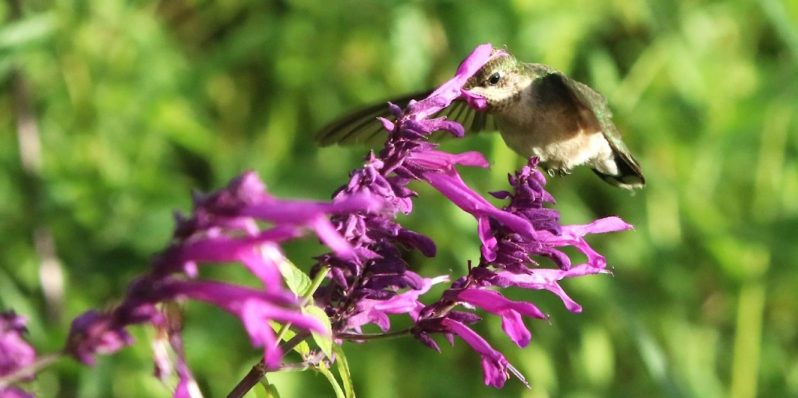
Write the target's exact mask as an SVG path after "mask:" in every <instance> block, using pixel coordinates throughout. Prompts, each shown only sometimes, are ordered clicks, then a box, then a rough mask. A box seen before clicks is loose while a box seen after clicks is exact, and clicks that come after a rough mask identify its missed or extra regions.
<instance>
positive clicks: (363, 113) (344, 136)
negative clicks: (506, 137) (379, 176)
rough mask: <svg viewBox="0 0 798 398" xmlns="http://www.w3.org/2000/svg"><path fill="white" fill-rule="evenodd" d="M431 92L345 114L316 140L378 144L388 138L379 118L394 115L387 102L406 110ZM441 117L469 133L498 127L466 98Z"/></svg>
mask: <svg viewBox="0 0 798 398" xmlns="http://www.w3.org/2000/svg"><path fill="white" fill-rule="evenodd" d="M430 93H432V91H422V92H417V93H413V94H410V95H405V96H403V97H399V98H393V99H390V100H386V101H382V102H379V103H376V104H374V105H369V106H367V107H365V108H363V109H360V110H357V111H355V112H352V113H349V114H346V115H344V116H342V117H340V118H338V119H336V120H334V121H333V122H331V123H330V124H328V125H326V126H325V127H324V128H322V129H321V130H320V131H319V132H318V134H316V142H317V143H318V144H319V145H321V146H329V145H333V144H343V145H357V144H368V145H378V144H380V143H382V142H383V141H384V140H385V134H386V131H385V129H383V127H382V123H380V122H379V120H377V118H378V117H384V118H386V119H388V120H394V119H395V118H394V117H393V115H392V114H391V111H390V109H389V108H388V102H391V103H393V104H396V105H397V106H399V107H400V108H402V109H404V108H405V107H407V105H408V104H409V103H410V100H412V99H415V100H421V99H423V98H426V97H427V96H429V94H430ZM438 116H446V118H447V119H449V120H454V121H456V122H458V123H460V124H462V125H463V128H464V129H465V131H466V132H469V133H476V132H479V131H492V130H496V123H495V122H494V120H493V116H491V115H489V114H487V113H486V112H477V111H475V110H473V109H471V107H469V106H468V104H467V103H466V102H465V101H460V100H458V101H455V102H453V103H452V104H451V105H449V106H448V107H447V108H446V109H444V110H442V111H441V112H440V113H439V114H438ZM450 135H451V134H449V133H447V132H439V133H434V134H433V136H432V138H431V139H432V140H438V139H440V138H442V137H445V136H450Z"/></svg>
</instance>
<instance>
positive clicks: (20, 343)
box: [0, 311, 36, 397]
mask: <svg viewBox="0 0 798 398" xmlns="http://www.w3.org/2000/svg"><path fill="white" fill-rule="evenodd" d="M26 324H27V322H26V320H25V318H23V317H21V316H19V315H17V314H15V313H14V312H10V311H9V312H2V313H0V378H2V376H6V375H9V374H12V373H15V372H18V371H20V370H22V369H25V368H26V367H27V366H29V365H31V364H32V363H33V362H34V361H36V351H35V350H34V349H33V347H32V346H31V345H30V344H29V343H28V342H27V341H25V338H24V335H25V333H27V329H26V327H25V326H26ZM25 376H26V377H32V376H33V375H25ZM6 396H8V397H30V396H32V395H29V394H28V393H26V392H25V391H23V390H21V389H18V388H16V387H13V386H9V387H0V397H6Z"/></svg>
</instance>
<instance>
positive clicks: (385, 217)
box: [317, 45, 630, 387]
mask: <svg viewBox="0 0 798 398" xmlns="http://www.w3.org/2000/svg"><path fill="white" fill-rule="evenodd" d="M506 55H507V54H506V53H505V52H504V51H501V50H495V49H493V48H492V47H491V46H490V45H482V46H479V47H477V49H476V50H474V52H473V53H472V54H471V55H470V56H469V57H468V58H467V59H466V60H465V61H464V62H463V63H462V64H461V66H460V68H458V71H457V74H456V75H455V77H454V78H452V79H451V80H449V81H448V82H446V83H444V84H443V85H442V86H440V87H439V88H438V89H437V90H435V91H434V92H433V93H432V94H430V96H428V97H427V98H425V99H423V100H421V101H418V102H411V103H410V105H409V106H408V108H407V109H406V110H404V111H403V110H402V109H399V108H398V107H396V106H394V105H392V104H391V105H390V107H391V111H392V113H393V114H394V116H395V118H396V121H395V122H391V121H388V120H386V119H382V123H383V126H384V128H385V130H386V131H387V136H388V138H387V141H386V143H385V147H384V148H383V149H382V151H381V152H380V153H379V156H375V155H373V154H372V155H370V156H369V158H368V159H367V161H366V164H365V166H364V167H363V168H362V169H359V170H356V171H355V172H354V173H353V174H352V178H351V180H350V182H349V184H348V185H346V186H345V187H343V188H342V189H341V190H340V191H339V192H338V193H337V195H336V198H337V199H341V198H346V197H348V196H349V195H355V194H359V193H363V192H368V193H370V194H374V195H378V196H380V197H382V198H384V199H385V200H386V202H387V203H391V204H392V205H393V206H392V207H391V208H390V209H388V210H390V211H389V212H387V213H386V212H383V213H381V214H364V213H360V214H358V213H354V214H346V215H341V216H338V217H334V218H333V223H334V224H335V225H336V228H337V229H338V230H339V231H341V232H342V234H343V236H344V237H345V238H346V239H347V241H348V242H350V243H351V244H352V246H353V247H354V248H355V253H356V254H357V255H356V256H355V257H353V258H350V259H348V260H346V259H341V258H339V257H337V256H336V255H335V254H328V255H325V256H322V257H321V258H320V261H319V263H318V264H317V269H319V268H321V267H331V269H332V275H333V280H332V283H331V284H330V285H328V286H326V288H325V289H323V290H321V291H320V292H319V295H318V299H319V300H320V301H322V302H324V303H325V304H326V305H327V306H326V310H327V313H328V314H329V315H330V316H331V317H332V319H334V320H335V321H336V322H335V323H334V324H333V325H334V328H333V331H334V332H336V333H343V332H348V331H354V332H355V333H359V332H361V326H363V325H364V324H366V323H374V324H376V325H377V326H378V327H380V328H381V329H382V330H383V331H387V330H388V329H389V328H390V322H389V315H394V314H402V313H403V314H407V315H408V316H410V318H411V319H412V320H413V321H414V322H415V326H414V327H413V328H412V333H413V334H414V335H415V336H416V337H417V338H418V339H420V340H421V341H422V342H423V343H425V344H426V345H428V346H430V347H432V348H434V349H436V350H437V349H439V347H438V345H437V343H436V342H435V340H433V339H432V338H431V337H430V334H432V333H443V334H445V335H446V336H447V337H448V338H449V339H450V340H451V338H452V337H453V335H457V336H459V337H460V338H462V339H463V340H464V341H465V342H466V343H468V344H469V345H471V347H473V348H474V349H475V350H476V351H477V352H478V353H479V354H481V355H482V358H483V360H482V363H483V369H484V372H485V383H486V384H489V385H491V386H494V387H501V386H503V385H504V382H505V381H506V380H507V378H508V372H512V371H514V369H513V368H512V366H510V365H509V363H508V361H507V360H506V359H505V358H504V356H503V355H502V354H501V353H499V352H498V351H496V350H495V349H493V348H492V347H491V346H490V345H489V344H488V343H487V342H486V341H485V340H484V339H482V337H480V336H479V335H478V334H477V333H476V332H474V331H473V330H472V329H470V328H469V327H468V326H467V325H468V324H473V323H475V322H477V321H478V320H479V317H478V316H477V315H475V314H474V313H472V312H463V311H455V310H454V308H455V307H456V306H457V305H465V306H468V307H470V308H473V307H477V308H481V309H483V310H485V311H486V312H489V313H493V314H496V315H499V316H500V317H501V318H502V325H503V328H504V330H505V332H506V333H507V335H508V336H509V337H510V338H511V339H512V341H513V342H515V343H516V344H517V345H519V346H521V347H524V346H526V345H527V344H528V343H529V341H530V339H531V334H530V332H529V330H528V329H527V328H526V326H525V325H524V322H523V319H522V316H527V317H531V318H538V319H543V318H545V315H544V314H543V312H542V311H540V310H539V309H538V308H537V307H536V306H534V305H533V304H531V303H526V302H516V301H512V300H509V299H507V298H505V297H504V296H503V295H502V294H501V293H500V292H498V291H497V290H495V288H507V287H521V288H527V289H545V290H549V291H551V292H553V293H554V294H557V295H558V296H560V297H561V298H562V300H563V302H564V303H565V305H566V307H567V308H568V309H569V310H571V311H574V312H577V311H580V310H581V308H580V307H579V305H578V304H576V303H575V302H574V301H573V300H571V299H570V298H569V297H568V296H567V295H566V293H565V291H564V290H563V289H562V287H561V286H560V285H559V283H558V281H559V280H562V279H563V278H568V277H575V276H581V275H588V274H595V273H601V272H605V271H604V269H605V266H606V261H605V260H604V258H603V257H602V256H601V255H599V254H598V253H596V252H595V251H594V250H592V249H591V248H590V246H589V245H588V244H587V243H586V242H585V240H584V239H583V237H584V235H585V234H588V233H602V232H610V231H620V230H625V229H629V228H630V225H628V224H626V223H625V222H623V221H622V220H620V219H619V218H616V217H609V218H605V219H601V220H597V221H595V222H594V223H591V224H588V225H581V226H561V225H560V223H559V214H558V213H557V212H556V211H555V210H553V209H549V208H546V207H544V205H545V204H546V203H549V202H553V198H552V197H551V195H550V194H549V193H547V192H546V191H545V190H544V189H543V187H544V185H545V182H546V181H545V178H544V177H543V175H542V174H541V173H540V172H539V171H537V170H536V169H535V167H536V165H537V160H536V159H531V160H530V163H529V165H528V166H526V167H524V168H523V170H521V171H520V172H518V173H516V174H515V175H514V176H511V178H510V184H511V186H512V187H513V191H512V192H497V193H494V194H493V195H494V196H495V197H497V198H499V199H510V203H509V204H507V206H505V207H504V208H501V209H499V208H497V207H495V206H494V205H493V204H491V203H490V202H489V201H488V200H487V199H485V198H484V197H483V196H481V195H480V194H478V193H477V192H475V191H474V190H472V189H471V188H470V187H468V186H467V185H466V184H465V182H464V181H463V180H462V178H461V177H460V174H459V173H458V171H457V169H456V166H476V167H487V166H488V162H487V160H486V159H485V158H484V157H483V156H482V154H480V153H478V152H467V153H460V154H453V153H447V152H443V151H439V150H437V149H436V147H437V146H436V145H435V144H433V143H430V142H429V141H428V136H429V134H430V133H432V132H435V131H441V130H444V131H449V132H451V133H452V134H453V135H455V136H462V135H463V127H462V126H461V125H459V124H458V123H455V122H452V121H449V120H446V119H445V118H432V119H430V118H429V117H430V116H431V115H434V114H435V113H437V112H439V111H440V110H442V109H443V108H445V107H447V106H448V105H449V104H450V103H451V102H452V101H454V100H458V99H460V100H464V101H466V102H468V104H469V105H470V106H472V107H474V108H477V109H483V108H484V107H485V101H484V99H483V98H481V97H478V96H475V95H473V94H471V93H469V92H468V91H466V90H464V89H463V87H464V86H465V85H466V83H467V82H468V81H469V79H470V78H471V77H472V76H473V75H474V74H475V73H476V72H477V71H478V70H479V69H480V68H481V67H482V66H483V65H484V64H486V63H487V62H488V61H489V60H491V59H493V58H496V57H503V56H506ZM412 181H423V182H426V183H428V184H429V185H431V186H432V187H434V188H435V189H437V190H438V191H439V192H440V193H442V194H443V195H444V196H445V197H446V198H448V199H449V200H450V201H451V202H452V203H454V204H455V205H456V206H458V207H460V208H461V209H462V210H464V211H466V212H468V213H470V214H471V215H473V216H474V217H475V218H476V221H477V226H478V227H477V232H478V234H479V237H480V239H481V241H482V256H481V260H480V263H479V265H478V266H476V267H474V268H471V269H470V271H469V274H468V275H466V276H464V277H462V278H460V279H458V280H456V281H454V282H453V284H452V287H451V288H450V289H448V290H447V291H446V292H445V293H444V295H443V296H442V297H441V299H440V300H438V301H437V302H435V303H433V304H430V305H426V306H425V305H424V304H422V303H421V302H420V301H419V300H418V298H419V296H420V295H421V294H423V293H425V292H426V291H427V290H428V289H429V288H430V286H431V285H432V284H434V283H440V282H443V281H446V280H448V277H446V276H442V277H438V278H431V279H425V278H421V277H419V276H418V275H417V274H415V273H414V272H412V271H410V270H409V269H408V267H407V264H406V263H405V262H404V261H403V260H402V258H401V256H400V255H399V254H400V250H399V248H400V247H407V248H411V249H418V250H420V251H421V252H422V253H423V254H425V255H427V256H431V255H434V253H435V246H434V244H433V243H432V241H431V240H430V239H428V238H427V237H424V236H423V235H420V234H418V233H416V232H413V231H409V230H406V229H404V228H403V227H401V226H399V225H398V224H396V223H395V221H394V218H395V216H396V213H398V212H403V213H409V212H410V211H411V210H412V201H411V199H412V197H413V196H415V192H413V191H412V190H410V189H409V188H408V187H407V185H408V183H410V182H412ZM561 246H574V247H576V248H578V249H579V250H581V251H582V252H583V253H584V254H585V255H586V256H587V260H588V261H587V262H586V263H585V264H582V265H578V266H572V265H571V261H570V259H569V257H568V256H567V255H566V254H564V253H563V252H561V251H559V250H557V247H561ZM533 256H545V257H548V258H550V259H552V260H553V261H554V262H555V264H557V265H558V268H556V269H545V268H539V264H538V263H537V262H536V261H535V260H534V259H533ZM348 336H349V335H348ZM351 338H353V339H355V340H356V339H357V337H356V336H354V337H351ZM516 374H517V375H518V377H519V379H521V380H522V381H523V378H522V377H521V376H520V374H518V373H517V372H516Z"/></svg>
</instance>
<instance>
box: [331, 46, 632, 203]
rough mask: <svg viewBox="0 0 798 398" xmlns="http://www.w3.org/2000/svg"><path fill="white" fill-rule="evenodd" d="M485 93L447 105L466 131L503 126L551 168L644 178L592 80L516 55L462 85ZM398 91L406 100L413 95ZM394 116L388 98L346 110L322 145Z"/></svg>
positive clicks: (360, 138)
mask: <svg viewBox="0 0 798 398" xmlns="http://www.w3.org/2000/svg"><path fill="white" fill-rule="evenodd" d="M463 88H464V89H465V90H468V91H470V92H471V93H474V94H477V95H480V96H482V97H484V98H485V99H486V100H487V108H486V109H485V110H484V111H483V112H477V111H475V110H474V109H472V108H470V107H469V106H468V105H467V104H466V103H465V102H464V101H456V102H455V103H453V104H452V105H451V106H449V107H448V108H447V109H446V110H444V111H443V114H445V115H446V116H447V117H448V118H449V119H450V120H454V121H457V122H459V123H461V124H462V125H463V127H464V128H465V130H466V131H467V132H472V133H475V132H479V131H490V130H498V131H499V132H500V133H501V135H502V138H503V139H504V142H505V143H506V144H507V145H508V146H509V147H510V148H511V149H512V150H513V151H515V152H516V153H518V154H519V155H521V156H524V157H530V156H533V155H534V156H537V157H538V158H539V159H540V162H541V163H540V164H541V166H542V167H543V168H544V169H545V170H546V171H547V172H548V173H549V175H562V174H570V172H571V170H572V169H573V168H574V167H576V166H580V165H587V166H589V167H590V168H591V169H593V171H594V172H595V173H596V174H597V175H598V176H599V177H601V178H602V179H603V180H604V181H606V182H608V183H610V184H612V185H615V186H617V187H621V188H626V189H634V188H642V187H643V185H645V178H644V177H643V173H642V171H641V170H640V165H639V164H638V163H637V161H636V160H635V158H634V157H633V156H632V154H631V153H630V152H629V148H627V147H626V145H625V144H624V143H623V140H622V139H621V135H620V133H619V132H618V129H617V128H616V127H615V124H614V123H613V122H612V113H611V112H610V110H609V107H608V106H607V100H606V99H605V98H604V97H603V96H602V95H601V94H599V93H597V92H596V91H595V90H593V89H591V88H590V87H588V86H587V85H585V84H583V83H580V82H577V81H575V80H572V79H569V78H568V77H566V76H565V75H563V74H562V73H561V72H559V71H557V70H555V69H553V68H551V67H549V66H546V65H543V64H533V63H523V62H519V61H518V60H517V59H516V58H515V57H513V56H511V55H509V54H508V55H506V56H500V57H496V58H494V59H492V60H491V61H489V62H488V63H486V64H485V65H484V66H483V67H482V68H481V69H480V70H479V71H478V72H477V73H476V74H474V76H472V77H471V78H470V79H469V80H468V81H467V82H466V84H465V86H464V87H463ZM428 94H429V92H422V93H415V94H413V95H409V96H405V97H402V98H397V99H395V100H392V101H391V102H393V103H395V104H397V105H399V106H401V107H404V106H406V105H407V104H408V102H409V101H410V99H413V98H417V99H418V98H424V97H426V96H427V95H428ZM378 116H383V117H387V116H389V111H388V107H387V106H385V105H384V103H381V104H378V105H373V106H369V107H367V108H365V109H362V110H360V111H357V112H354V113H352V114H350V115H347V116H344V117H342V118H340V119H338V120H336V121H335V122H333V123H331V124H330V125H328V126H326V127H325V128H324V129H322V130H321V131H320V133H319V134H318V136H317V138H316V139H317V141H318V142H319V143H320V144H321V145H325V146H326V145H330V144H334V143H343V144H351V143H360V142H371V141H374V140H375V138H377V137H381V132H382V130H381V129H382V125H381V124H380V123H379V122H377V121H376V117H378Z"/></svg>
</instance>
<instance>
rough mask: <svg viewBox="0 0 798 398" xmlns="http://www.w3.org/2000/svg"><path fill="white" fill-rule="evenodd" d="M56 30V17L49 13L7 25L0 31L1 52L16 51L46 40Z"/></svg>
mask: <svg viewBox="0 0 798 398" xmlns="http://www.w3.org/2000/svg"><path fill="white" fill-rule="evenodd" d="M55 28H56V18H55V15H54V14H49V13H47V14H39V15H36V16H32V17H28V18H25V19H23V20H20V21H15V22H11V23H7V24H5V25H4V26H3V27H2V28H1V29H0V51H8V50H14V49H17V48H21V47H25V46H26V45H29V44H32V43H34V42H36V41H40V40H44V39H46V38H48V36H50V35H51V34H52V32H53V31H54V30H55Z"/></svg>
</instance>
